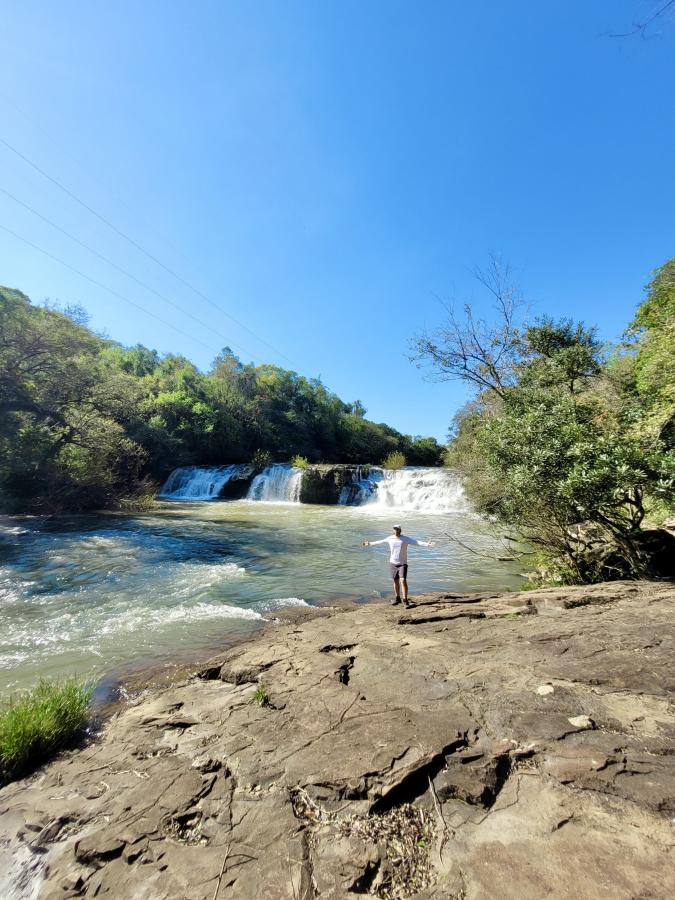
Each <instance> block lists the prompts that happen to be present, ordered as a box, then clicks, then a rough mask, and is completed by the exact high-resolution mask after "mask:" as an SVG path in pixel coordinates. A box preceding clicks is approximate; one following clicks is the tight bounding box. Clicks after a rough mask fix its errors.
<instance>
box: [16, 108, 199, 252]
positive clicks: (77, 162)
mask: <svg viewBox="0 0 675 900" xmlns="http://www.w3.org/2000/svg"><path fill="white" fill-rule="evenodd" d="M0 98H1V99H2V100H4V101H5V103H7V104H8V106H11V107H12V109H13V110H14V111H15V112H17V113H19V115H20V116H22V117H23V118H24V119H26V121H28V122H30V123H31V125H32V126H33V127H34V128H36V129H37V130H38V131H39V132H40V134H42V135H43V136H44V137H46V138H47V140H48V141H49V142H50V143H51V144H52V145H53V146H54V147H56V149H57V150H58V151H59V152H60V153H61V155H62V156H65V157H66V158H68V159H70V161H71V162H73V163H74V164H75V165H76V166H77V167H78V169H81V170H83V168H84V163H83V160H82V157H81V156H80V157H79V158H78V155H77V154H74V153H73V152H72V150H71V149H70V148H68V147H65V146H64V144H63V142H62V141H60V140H58V139H57V138H55V137H54V135H53V134H50V133H49V132H48V131H47V130H46V129H45V128H43V127H42V125H41V124H40V123H39V122H38V121H37V120H36V119H35V118H34V117H33V116H31V115H30V113H28V112H26V110H25V109H22V108H21V107H20V106H19V105H18V104H17V103H15V102H14V100H12V98H11V97H8V96H7V94H6V93H5V92H4V91H2V90H0ZM84 175H85V176H86V177H88V178H89V181H90V182H92V183H93V184H96V185H101V183H102V182H101V179H100V178H99V179H96V178H94V177H93V176H92V175H90V174H88V173H87V172H84ZM103 186H104V187H105V182H103ZM107 189H108V190H109V186H108V188H107ZM116 199H117V201H118V203H121V205H122V206H123V207H124V208H125V209H126V210H127V212H130V213H131V214H132V215H133V216H136V217H139V216H140V218H142V220H143V221H144V223H145V224H146V225H147V226H149V227H151V228H152V230H153V234H154V235H157V236H159V237H160V239H161V240H163V241H164V243H165V244H166V245H167V246H168V247H169V248H170V250H171V251H172V253H175V254H177V255H178V256H181V257H182V258H183V259H184V260H185V262H186V263H187V264H188V265H189V266H192V268H193V269H196V268H197V266H196V265H195V264H194V262H192V260H191V259H189V258H188V257H187V256H186V255H185V254H184V253H183V251H182V250H181V249H180V247H177V246H176V244H174V242H173V241H172V240H170V239H169V238H168V237H167V236H166V233H163V232H162V231H161V229H160V228H159V227H158V226H157V224H156V223H152V224H151V223H149V221H148V219H147V217H146V216H143V214H142V213H140V214H139V212H138V210H134V209H132V208H131V207H130V206H129V204H128V203H126V202H125V201H124V198H123V197H121V196H119V195H118V196H117V198H116Z"/></svg>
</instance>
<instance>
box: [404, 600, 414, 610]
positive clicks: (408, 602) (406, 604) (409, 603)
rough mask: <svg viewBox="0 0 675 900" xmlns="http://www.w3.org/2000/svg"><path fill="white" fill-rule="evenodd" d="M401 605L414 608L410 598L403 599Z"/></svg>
mask: <svg viewBox="0 0 675 900" xmlns="http://www.w3.org/2000/svg"><path fill="white" fill-rule="evenodd" d="M403 605H404V606H405V608H406V609H414V608H415V604H414V603H411V602H410V600H404V601H403Z"/></svg>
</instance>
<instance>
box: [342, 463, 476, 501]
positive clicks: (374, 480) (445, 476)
mask: <svg viewBox="0 0 675 900" xmlns="http://www.w3.org/2000/svg"><path fill="white" fill-rule="evenodd" d="M352 489H354V492H353V494H351V495H346V499H345V502H346V503H347V504H349V505H356V506H360V505H368V507H369V508H370V509H372V511H373V512H375V511H380V510H381V511H383V512H384V511H386V510H392V511H393V510H396V509H400V510H407V511H410V512H424V513H444V512H456V511H458V510H462V509H466V502H465V499H464V491H463V489H462V485H461V483H460V481H459V479H458V478H457V476H456V475H455V474H454V473H453V472H452V471H450V470H449V469H440V468H439V469H436V468H434V469H430V468H423V467H421V466H420V467H413V466H407V467H406V468H404V469H397V470H391V469H384V470H383V469H371V470H370V472H369V474H368V476H367V478H366V479H362V480H360V481H357V482H355V483H354V484H352V485H351V486H350V488H349V489H346V490H350V491H351V490H352Z"/></svg>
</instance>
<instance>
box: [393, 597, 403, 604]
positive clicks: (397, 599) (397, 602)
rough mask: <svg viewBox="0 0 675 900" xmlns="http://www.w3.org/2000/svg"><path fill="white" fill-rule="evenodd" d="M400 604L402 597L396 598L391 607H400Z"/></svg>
mask: <svg viewBox="0 0 675 900" xmlns="http://www.w3.org/2000/svg"><path fill="white" fill-rule="evenodd" d="M400 602H401V598H400V597H396V599H395V600H392V601H391V605H392V606H398V605H399V603H400Z"/></svg>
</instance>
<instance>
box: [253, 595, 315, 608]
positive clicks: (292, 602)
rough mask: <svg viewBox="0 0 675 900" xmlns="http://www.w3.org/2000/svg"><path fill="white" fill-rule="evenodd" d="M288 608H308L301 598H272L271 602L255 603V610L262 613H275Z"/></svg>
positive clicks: (261, 601)
mask: <svg viewBox="0 0 675 900" xmlns="http://www.w3.org/2000/svg"><path fill="white" fill-rule="evenodd" d="M288 606H309V603H307V601H306V600H303V599H302V597H274V598H273V599H272V600H260V601H259V602H258V603H256V609H260V610H262V611H263V612H275V611H276V610H277V609H284V608H285V607H288Z"/></svg>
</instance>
